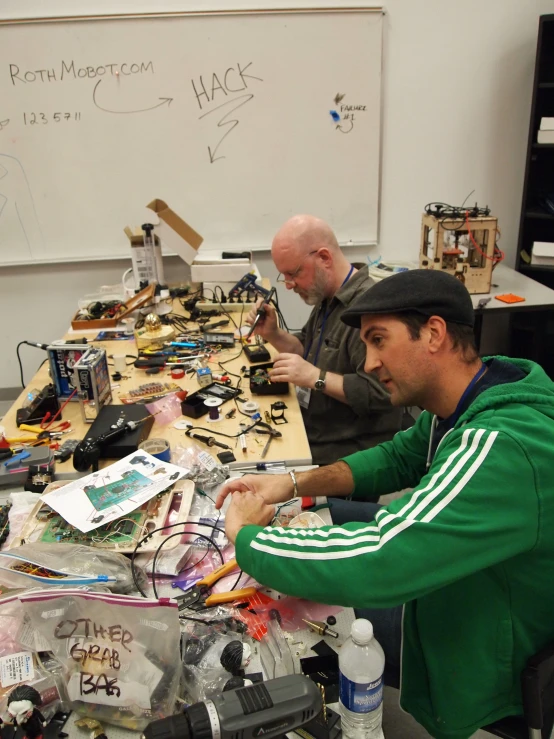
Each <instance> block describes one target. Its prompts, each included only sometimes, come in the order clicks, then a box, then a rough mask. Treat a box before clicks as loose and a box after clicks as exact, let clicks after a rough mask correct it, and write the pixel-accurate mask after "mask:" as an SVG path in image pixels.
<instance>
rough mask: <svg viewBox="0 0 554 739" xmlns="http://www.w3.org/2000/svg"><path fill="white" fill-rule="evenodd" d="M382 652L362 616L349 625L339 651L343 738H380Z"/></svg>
mask: <svg viewBox="0 0 554 739" xmlns="http://www.w3.org/2000/svg"><path fill="white" fill-rule="evenodd" d="M384 668H385V655H384V653H383V650H382V649H381V645H380V644H379V642H378V641H377V639H375V637H374V636H373V626H372V625H371V623H370V622H369V621H367V620H366V619H365V618H358V619H356V620H355V621H354V623H353V624H352V630H351V632H350V637H349V638H348V639H347V640H346V641H345V643H344V645H343V646H342V649H341V650H340V653H339V671H340V676H339V706H340V715H341V723H342V736H343V739H383V730H382V728H381V723H382V717H383V670H384Z"/></svg>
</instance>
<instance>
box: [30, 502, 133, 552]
mask: <svg viewBox="0 0 554 739" xmlns="http://www.w3.org/2000/svg"><path fill="white" fill-rule="evenodd" d="M144 520H145V512H144V511H141V510H138V511H132V512H131V513H129V514H128V515H127V516H125V518H122V519H117V520H115V521H112V522H111V523H109V524H106V525H105V526H99V527H98V528H97V529H94V530H93V531H88V532H87V533H86V534H85V533H83V532H82V531H79V529H76V528H75V527H74V526H71V524H69V523H67V521H65V520H64V519H63V518H62V517H61V516H53V517H52V518H50V519H49V520H48V523H47V525H46V527H45V528H44V530H43V532H42V535H41V537H40V539H39V541H44V542H49V543H56V542H62V543H64V544H94V545H95V546H102V542H103V541H105V546H106V547H111V546H113V545H114V544H129V543H130V542H132V541H133V540H135V539H138V538H139V534H140V532H141V529H142V525H143V523H144Z"/></svg>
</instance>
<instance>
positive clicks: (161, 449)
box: [138, 439, 171, 462]
mask: <svg viewBox="0 0 554 739" xmlns="http://www.w3.org/2000/svg"><path fill="white" fill-rule="evenodd" d="M138 448H139V449H142V451H143V452H148V454H151V455H152V456H153V457H156V459H159V460H160V462H169V460H170V459H171V449H170V447H169V442H167V441H166V440H165V439H146V441H141V443H140V444H139V447H138Z"/></svg>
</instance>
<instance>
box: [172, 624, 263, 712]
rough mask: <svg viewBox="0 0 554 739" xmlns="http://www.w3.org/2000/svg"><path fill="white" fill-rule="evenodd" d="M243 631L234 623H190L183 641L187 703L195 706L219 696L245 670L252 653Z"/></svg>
mask: <svg viewBox="0 0 554 739" xmlns="http://www.w3.org/2000/svg"><path fill="white" fill-rule="evenodd" d="M190 624H192V625H190ZM243 630H244V629H243V627H242V624H240V622H239V621H234V620H233V619H224V620H221V621H217V620H216V621H215V622H214V623H212V622H210V623H206V624H199V623H197V622H189V626H188V627H187V629H186V631H185V633H184V634H183V640H182V652H183V687H184V691H185V697H186V699H187V700H190V702H197V701H201V700H206V699H208V698H211V697H212V696H214V695H218V694H219V693H221V692H222V691H223V690H224V688H225V685H226V683H227V682H228V681H229V680H231V678H232V677H233V676H234V675H236V674H238V673H239V671H240V670H242V669H243V668H244V667H246V665H247V664H248V662H249V660H250V655H251V649H250V646H249V645H248V644H244V643H243V639H242V633H243Z"/></svg>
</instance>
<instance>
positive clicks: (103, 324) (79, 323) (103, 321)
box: [71, 285, 156, 331]
mask: <svg viewBox="0 0 554 739" xmlns="http://www.w3.org/2000/svg"><path fill="white" fill-rule="evenodd" d="M155 290H156V285H148V287H145V288H144V290H141V291H140V292H139V293H137V294H136V295H133V297H132V298H129V300H127V301H126V302H125V303H123V306H124V307H123V308H122V310H120V311H119V313H118V314H117V315H115V316H114V317H113V318H92V319H91V320H89V321H87V320H85V319H82V318H78V315H79V313H80V311H79V312H77V313H76V314H75V317H74V318H73V320H72V321H71V328H72V329H75V331H92V330H93V329H100V330H103V329H108V328H115V327H116V326H117V324H118V323H119V321H121V320H122V319H123V318H125V316H128V315H129V314H130V313H132V312H133V311H135V310H137V308H140V307H141V306H143V305H148V304H150V303H151V302H152V301H153V300H154V292H155Z"/></svg>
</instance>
